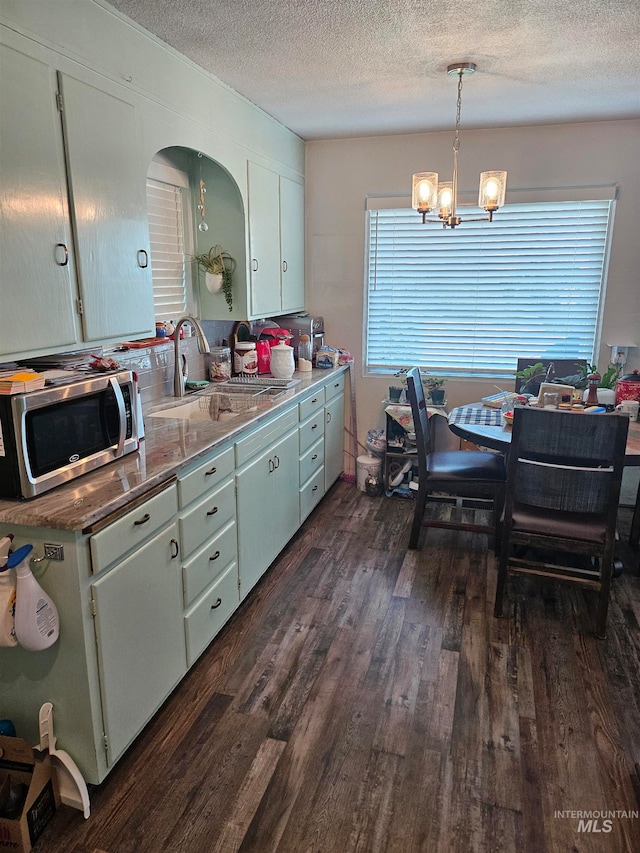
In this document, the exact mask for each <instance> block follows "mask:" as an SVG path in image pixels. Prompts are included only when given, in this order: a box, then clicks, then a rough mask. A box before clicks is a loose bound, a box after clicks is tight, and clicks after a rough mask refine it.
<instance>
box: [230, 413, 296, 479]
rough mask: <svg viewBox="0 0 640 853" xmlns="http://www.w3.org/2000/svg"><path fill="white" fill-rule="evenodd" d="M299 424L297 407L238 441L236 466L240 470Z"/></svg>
mask: <svg viewBox="0 0 640 853" xmlns="http://www.w3.org/2000/svg"><path fill="white" fill-rule="evenodd" d="M297 423H298V411H297V409H296V407H295V406H294V407H293V408H291V409H289V410H288V411H286V412H283V413H282V414H281V415H279V416H278V417H276V418H274V419H273V420H272V421H269V422H268V423H266V424H263V426H261V427H258V429H257V430H256V431H255V432H252V433H251V435H248V436H247V437H246V438H241V439H240V441H236V465H237V467H238V468H239V467H240V466H241V465H244V463H245V462H247V461H248V460H249V459H251V457H252V456H255V455H256V453H260V452H262V451H263V450H266V449H267V448H268V447H269V446H270V445H271V444H273V443H274V442H275V441H277V440H278V439H279V438H280V437H281V436H282V435H284V434H285V432H286V431H287V430H289V429H291V427H293V426H296V424H297Z"/></svg>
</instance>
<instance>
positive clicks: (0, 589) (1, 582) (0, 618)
mask: <svg viewBox="0 0 640 853" xmlns="http://www.w3.org/2000/svg"><path fill="white" fill-rule="evenodd" d="M12 540H13V533H9V534H7V536H4V537H3V538H2V539H0V646H17V645H18V640H17V639H16V630H15V611H16V575H15V572H14V571H13V569H10V568H9V567H8V566H7V561H8V559H9V550H10V548H11V542H12Z"/></svg>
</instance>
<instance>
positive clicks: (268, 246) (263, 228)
mask: <svg viewBox="0 0 640 853" xmlns="http://www.w3.org/2000/svg"><path fill="white" fill-rule="evenodd" d="M248 169H249V172H248V182H249V244H250V250H251V259H250V265H251V314H252V316H254V317H268V316H269V314H274V313H278V312H280V310H281V305H282V300H281V296H280V213H279V201H278V198H279V176H278V175H277V174H276V173H275V172H272V171H271V170H270V169H265V168H264V167H263V166H259V165H257V164H256V163H251V162H249V163H248Z"/></svg>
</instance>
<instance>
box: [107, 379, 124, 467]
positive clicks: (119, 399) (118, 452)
mask: <svg viewBox="0 0 640 853" xmlns="http://www.w3.org/2000/svg"><path fill="white" fill-rule="evenodd" d="M109 384H110V385H111V388H112V389H113V393H114V394H115V398H116V404H117V406H118V421H119V425H120V430H119V432H118V446H117V447H116V449H115V451H114V454H113V455H114V456H115V458H116V459H118V458H119V457H120V456H123V455H124V439H125V436H126V433H127V412H126V409H125V406H124V397H123V396H122V389H121V388H120V383H119V382H118V380H117V378H116V377H115V376H110V377H109Z"/></svg>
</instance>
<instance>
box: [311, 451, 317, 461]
mask: <svg viewBox="0 0 640 853" xmlns="http://www.w3.org/2000/svg"><path fill="white" fill-rule="evenodd" d="M317 458H318V454H317V453H314V454H313V456H312V457H311V461H312V462H315V461H316V459H317Z"/></svg>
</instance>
